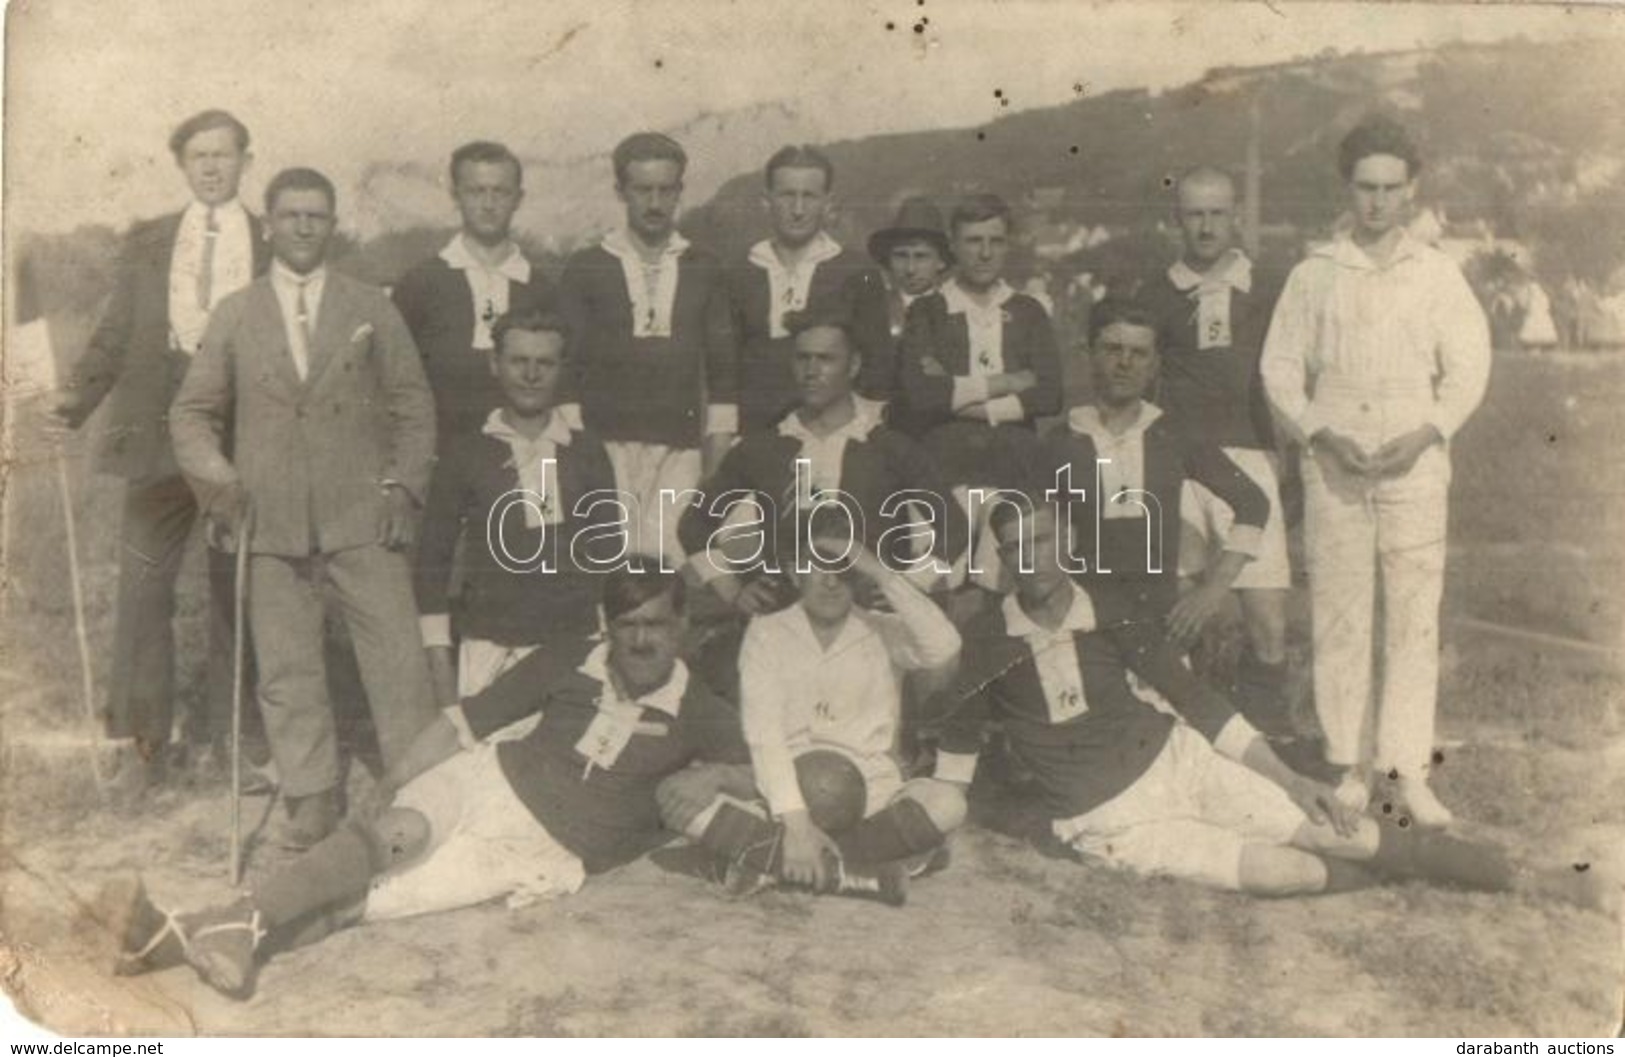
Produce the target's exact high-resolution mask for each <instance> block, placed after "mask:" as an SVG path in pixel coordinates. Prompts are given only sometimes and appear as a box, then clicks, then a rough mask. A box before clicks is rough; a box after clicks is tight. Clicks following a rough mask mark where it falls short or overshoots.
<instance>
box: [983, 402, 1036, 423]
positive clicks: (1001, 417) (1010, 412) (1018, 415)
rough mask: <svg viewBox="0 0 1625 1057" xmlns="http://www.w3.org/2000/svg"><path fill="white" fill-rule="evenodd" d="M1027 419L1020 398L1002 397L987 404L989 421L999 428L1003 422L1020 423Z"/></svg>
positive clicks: (1025, 410)
mask: <svg viewBox="0 0 1625 1057" xmlns="http://www.w3.org/2000/svg"><path fill="white" fill-rule="evenodd" d="M1026 417H1027V409H1026V408H1024V407H1022V406H1021V397H1019V396H1001V397H997V398H996V399H993V400H989V401H988V402H987V420H988V422H989V424H991V425H995V426H997V425H998V424H999V423H1001V422H1020V421H1022V420H1023V419H1025V418H1026Z"/></svg>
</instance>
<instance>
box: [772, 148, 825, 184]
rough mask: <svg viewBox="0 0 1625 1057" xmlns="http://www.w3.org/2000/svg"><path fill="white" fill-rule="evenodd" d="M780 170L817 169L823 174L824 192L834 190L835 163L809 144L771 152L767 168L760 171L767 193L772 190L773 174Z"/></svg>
mask: <svg viewBox="0 0 1625 1057" xmlns="http://www.w3.org/2000/svg"><path fill="white" fill-rule="evenodd" d="M780 169H817V170H818V171H819V172H821V173H823V174H824V190H825V191H833V190H835V163H834V162H832V161H830V160H829V155H828V154H825V153H824V152H823V151H821V150H819V149H818V148H817V147H814V146H812V145H811V144H807V143H802V144H797V145H792V146H789V147H780V148H779V149H778V150H776V151H774V152H773V157H771V158H769V159H767V168H765V169H763V170H762V181H763V184H764V185H765V186H766V187H767V189H768V190H769V191H771V190H773V174H774V173H776V172H778V171H779V170H780Z"/></svg>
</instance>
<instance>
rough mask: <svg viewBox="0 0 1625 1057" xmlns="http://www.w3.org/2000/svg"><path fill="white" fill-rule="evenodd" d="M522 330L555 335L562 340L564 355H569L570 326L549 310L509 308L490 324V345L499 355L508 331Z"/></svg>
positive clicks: (558, 314)
mask: <svg viewBox="0 0 1625 1057" xmlns="http://www.w3.org/2000/svg"><path fill="white" fill-rule="evenodd" d="M514 330H522V331H525V332H526V333H527V334H557V335H558V336H559V337H560V338H562V339H563V340H564V354H565V355H566V356H568V355H569V354H570V324H569V323H568V322H567V321H566V320H565V318H564V316H563V315H561V314H560V313H558V312H555V311H553V310H552V309H550V308H539V307H534V306H531V307H525V308H510V309H509V310H508V311H506V312H504V313H502V315H500V316H498V317H497V318H496V321H495V322H493V323H492V324H491V345H492V347H493V348H494V349H495V350H496V352H497V353H498V354H499V355H500V354H501V352H502V339H503V338H505V337H507V336H508V332H509V331H514Z"/></svg>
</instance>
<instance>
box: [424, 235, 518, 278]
mask: <svg viewBox="0 0 1625 1057" xmlns="http://www.w3.org/2000/svg"><path fill="white" fill-rule="evenodd" d="M440 259H441V260H443V261H445V262H446V263H447V264H448V265H450V266H451V267H453V268H455V269H457V270H458V271H468V270H470V269H481V270H485V269H486V265H485V264H484V263H483V262H482V261H480V260H479V258H477V257H475V256H474V253H473V251H472V250H470V249H469V248H468V236H466V235H464V234H463V233H462V232H461V231H459V232H458V233H457V234H455V235H453V236H452V237H451V241H450V242H448V243H446V247H445V249H443V250H441V251H440ZM489 270H491V271H495V272H496V273H498V274H499V275H503V276H505V277H507V278H509V279H512V280H513V281H514V282H516V283H528V282H530V261H528V260H526V259H525V255H524V254H523V253H520V252H519V247H518V246H515V245H514V244H513V243H512V242H509V243H508V255H507V256H506V257H504V258H503V259H502V263H501V264H498V265H497V266H496V267H495V268H492V269H489Z"/></svg>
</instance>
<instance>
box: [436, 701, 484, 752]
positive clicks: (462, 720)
mask: <svg viewBox="0 0 1625 1057" xmlns="http://www.w3.org/2000/svg"><path fill="white" fill-rule="evenodd" d="M440 714H441V715H442V716H445V717H446V722H447V723H450V724H451V725H452V729H454V730H456V731H457V744H459V745H461V746H462V747H463V748H464V749H472V748H474V747H475V746H477V745H478V744H479V743H480V739H478V738H476V737H475V736H474V730H473V728H471V727H470V726H469V725H468V717H467V716H466V715H464V714H463V706H462V705H452V706H451V707H450V708H443V709H441V710H440Z"/></svg>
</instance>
